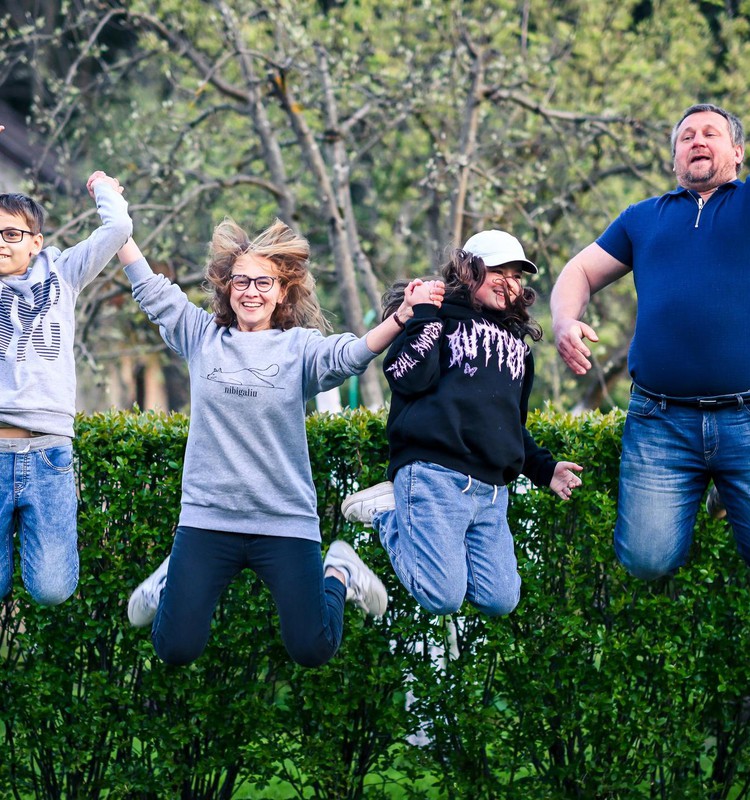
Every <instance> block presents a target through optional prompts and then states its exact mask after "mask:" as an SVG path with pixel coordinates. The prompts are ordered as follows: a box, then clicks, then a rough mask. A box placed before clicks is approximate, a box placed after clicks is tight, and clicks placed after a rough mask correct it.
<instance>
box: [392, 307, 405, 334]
mask: <svg viewBox="0 0 750 800" xmlns="http://www.w3.org/2000/svg"><path fill="white" fill-rule="evenodd" d="M391 316H392V317H393V321H394V322H395V323H396V325H398V327H399V328H401V330H403V329H404V328H405V327H406V325H405V324H404V323H403V322H401V320H400V319H399V318H398V311H394V312H393V314H392V315H391Z"/></svg>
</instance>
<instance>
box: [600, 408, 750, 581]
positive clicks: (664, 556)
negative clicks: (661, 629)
mask: <svg viewBox="0 0 750 800" xmlns="http://www.w3.org/2000/svg"><path fill="white" fill-rule="evenodd" d="M711 478H713V480H714V483H715V484H716V487H717V488H718V490H719V494H720V495H721V499H722V502H723V503H724V504H725V506H726V509H727V517H728V520H729V522H730V523H731V525H732V528H733V530H734V536H735V540H736V542H737V548H738V550H739V553H740V555H741V556H742V558H743V559H744V560H745V562H747V563H750V408H748V407H747V406H743V407H740V408H734V407H732V408H723V409H719V410H717V411H706V410H702V409H697V408H688V407H685V406H679V405H674V404H670V403H669V401H666V402H660V401H658V400H653V399H651V398H648V397H644V396H643V395H639V394H633V395H632V396H631V398H630V404H629V406H628V416H627V419H626V421H625V430H624V432H623V438H622V459H621V462H620V496H619V503H618V517H617V524H616V526H615V553H616V554H617V557H618V558H619V560H620V561H621V562H622V564H623V565H624V566H625V568H626V569H627V570H628V571H629V572H630V573H631V574H632V575H634V576H636V577H637V578H644V579H652V578H658V577H660V576H662V575H669V574H671V573H673V572H674V571H675V570H677V569H678V568H679V567H681V566H682V565H683V564H684V563H685V562H686V561H687V559H688V554H689V550H690V545H691V544H692V541H693V529H694V527H695V520H696V515H697V513H698V508H699V507H700V504H701V502H702V499H703V494H704V492H705V490H706V487H707V486H708V483H709V481H710V480H711Z"/></svg>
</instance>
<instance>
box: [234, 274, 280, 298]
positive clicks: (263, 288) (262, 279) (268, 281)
mask: <svg viewBox="0 0 750 800" xmlns="http://www.w3.org/2000/svg"><path fill="white" fill-rule="evenodd" d="M275 280H276V278H272V277H271V276H270V275H260V276H259V277H257V278H248V276H247V275H230V276H229V282H230V283H231V284H232V286H233V287H234V288H235V289H236V290H237V291H238V292H244V291H245V289H247V288H249V287H250V286H251V284H253V283H254V284H255V288H256V289H257V290H258V291H259V292H263V293H264V294H265V292H270V291H271V287H272V286H273V284H274V281H275Z"/></svg>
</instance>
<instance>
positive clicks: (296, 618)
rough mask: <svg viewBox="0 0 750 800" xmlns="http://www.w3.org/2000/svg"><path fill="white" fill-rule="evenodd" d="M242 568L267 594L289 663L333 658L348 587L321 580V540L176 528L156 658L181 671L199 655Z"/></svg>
mask: <svg viewBox="0 0 750 800" xmlns="http://www.w3.org/2000/svg"><path fill="white" fill-rule="evenodd" d="M247 568H249V569H252V570H253V571H254V572H255V574H256V575H257V576H258V577H259V578H260V579H261V580H262V581H263V582H264V583H265V584H266V585H267V586H268V588H269V589H270V590H271V594H272V595H273V599H274V601H275V603H276V608H277V609H278V612H279V623H280V626H281V638H282V641H283V642H284V646H285V647H286V650H287V652H288V653H289V655H290V656H291V657H292V659H294V661H296V662H297V663H299V664H302V665H303V666H307V667H316V666H320V665H322V664H325V663H326V662H328V661H329V660H330V659H331V658H332V657H333V656H334V654H335V653H336V651H337V650H338V647H339V644H340V643H341V636H342V633H343V626H344V602H345V599H346V588H345V587H344V584H343V583H342V582H341V581H339V580H338V579H336V578H333V577H331V578H325V579H324V577H323V559H322V558H321V554H320V542H313V541H311V540H308V539H296V538H293V537H285V536H284V537H282V536H256V535H251V534H244V533H226V532H224V531H211V530H203V529H202V528H189V527H187V526H182V525H181V526H179V527H178V528H177V533H176V534H175V539H174V544H173V545H172V554H171V557H170V559H169V569H168V571H167V582H166V585H165V587H164V591H163V592H162V596H161V600H160V602H159V608H158V609H157V612H156V617H155V618H154V624H153V628H152V630H151V640H152V642H153V644H154V648H155V650H156V654H157V655H158V656H159V658H161V659H162V660H163V661H166V662H167V663H168V664H173V665H177V666H181V665H185V664H189V663H190V662H191V661H194V660H195V659H196V658H198V656H200V655H201V653H202V652H203V650H204V648H205V647H206V644H207V642H208V637H209V634H210V631H211V619H212V617H213V613H214V609H215V608H216V604H217V603H218V601H219V598H220V597H221V595H222V593H223V592H224V590H225V589H226V588H227V586H229V584H230V583H231V582H232V580H234V578H235V577H236V576H237V575H238V574H239V573H240V572H241V571H242V570H244V569H247Z"/></svg>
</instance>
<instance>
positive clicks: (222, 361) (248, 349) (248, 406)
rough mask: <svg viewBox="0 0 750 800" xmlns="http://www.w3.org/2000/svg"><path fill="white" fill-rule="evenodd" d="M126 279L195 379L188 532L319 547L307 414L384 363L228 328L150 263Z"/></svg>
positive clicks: (313, 333) (346, 345) (330, 342)
mask: <svg viewBox="0 0 750 800" xmlns="http://www.w3.org/2000/svg"><path fill="white" fill-rule="evenodd" d="M125 273H126V274H127V276H128V278H129V279H130V282H131V283H132V285H133V297H134V298H135V299H136V301H137V302H138V304H139V305H140V307H141V308H142V309H143V310H144V311H145V312H146V314H148V317H149V319H151V320H152V321H153V322H156V323H158V325H159V326H160V332H161V335H162V338H163V339H164V341H165V342H166V343H167V345H169V347H171V348H172V349H173V350H174V351H175V352H176V353H178V354H179V355H181V356H182V357H183V358H184V359H185V360H186V361H187V364H188V369H189V372H190V393H191V405H190V429H189V433H188V441H187V449H186V451H185V463H184V472H183V477H182V510H181V513H180V525H188V526H191V527H195V528H204V529H209V530H219V531H230V532H236V533H251V534H261V535H268V536H290V537H297V538H301V539H312V540H314V541H320V530H319V519H318V515H317V511H316V508H317V502H316V496H315V487H314V485H313V480H312V470H311V468H310V458H309V455H308V449H307V436H306V431H305V404H306V402H307V401H308V400H309V399H310V398H311V397H313V396H314V395H316V394H317V393H318V392H321V391H324V390H326V389H330V388H332V387H334V386H339V385H340V384H341V383H342V382H343V381H344V380H345V379H346V378H347V377H349V376H350V375H354V374H359V373H361V372H363V371H364V369H365V367H366V366H367V364H368V363H369V362H370V361H371V360H372V359H373V358H374V357H375V355H376V354H375V353H373V352H372V351H371V350H370V349H369V348H368V347H367V344H366V343H365V340H364V338H362V339H358V338H357V337H356V336H354V334H351V333H343V334H337V335H332V336H323V335H321V333H320V332H319V331H317V330H312V329H308V328H292V329H290V330H286V331H281V330H268V331H251V332H243V331H240V330H238V329H237V328H235V327H232V328H224V327H219V326H218V325H217V324H216V323H215V322H214V316H213V314H209V313H208V312H207V311H204V310H203V309H201V308H198V307H197V306H196V305H194V304H193V303H191V302H190V301H189V300H188V298H187V297H186V296H185V294H184V293H183V292H182V290H181V289H180V288H179V287H178V286H176V285H174V284H172V283H170V282H169V280H167V278H165V277H164V276H162V275H155V274H154V273H153V272H152V271H151V268H150V267H149V265H148V264H147V263H146V261H145V260H143V259H141V260H140V261H136V262H135V263H133V264H130V265H129V266H128V267H127V268H126V269H125Z"/></svg>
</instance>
